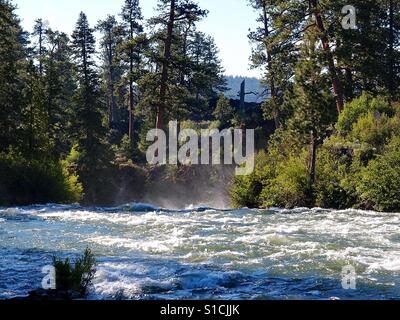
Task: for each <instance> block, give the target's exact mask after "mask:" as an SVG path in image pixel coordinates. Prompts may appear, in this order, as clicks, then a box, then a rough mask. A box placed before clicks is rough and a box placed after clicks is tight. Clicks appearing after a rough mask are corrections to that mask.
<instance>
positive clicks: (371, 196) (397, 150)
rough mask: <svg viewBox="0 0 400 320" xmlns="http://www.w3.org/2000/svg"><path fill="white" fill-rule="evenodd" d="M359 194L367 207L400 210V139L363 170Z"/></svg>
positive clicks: (392, 142) (394, 141) (396, 139)
mask: <svg viewBox="0 0 400 320" xmlns="http://www.w3.org/2000/svg"><path fill="white" fill-rule="evenodd" d="M357 192H358V193H359V197H360V198H361V200H362V201H363V203H362V204H363V205H364V206H365V207H372V208H373V209H375V210H378V211H399V210H400V137H399V136H397V137H395V138H393V139H392V140H391V142H390V143H389V144H388V145H387V146H386V148H385V149H384V153H383V154H382V155H380V156H378V158H377V159H375V160H372V161H371V162H370V163H369V164H368V166H367V167H366V168H365V169H363V170H362V174H361V180H360V181H359V184H358V185H357Z"/></svg>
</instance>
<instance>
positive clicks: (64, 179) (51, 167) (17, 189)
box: [0, 152, 83, 205]
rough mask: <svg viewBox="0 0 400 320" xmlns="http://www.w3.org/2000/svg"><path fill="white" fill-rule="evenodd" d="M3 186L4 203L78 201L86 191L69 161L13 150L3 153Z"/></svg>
mask: <svg viewBox="0 0 400 320" xmlns="http://www.w3.org/2000/svg"><path fill="white" fill-rule="evenodd" d="M0 189H1V190H0V192H1V193H0V204H2V205H28V204H32V203H48V202H54V203H76V202H79V201H80V200H81V198H82V192H83V190H82V185H81V184H80V183H79V180H78V177H77V176H76V175H75V174H74V172H73V170H71V171H70V170H69V168H68V166H67V163H66V162H64V161H61V162H59V161H56V160H53V159H30V160H27V159H25V158H23V157H22V156H21V155H20V154H17V153H14V152H8V153H0Z"/></svg>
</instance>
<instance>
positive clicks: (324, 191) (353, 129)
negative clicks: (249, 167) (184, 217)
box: [232, 0, 400, 211]
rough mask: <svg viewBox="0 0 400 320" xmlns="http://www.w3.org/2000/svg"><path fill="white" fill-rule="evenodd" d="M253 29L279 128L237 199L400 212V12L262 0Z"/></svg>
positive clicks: (385, 6) (392, 7)
mask: <svg viewBox="0 0 400 320" xmlns="http://www.w3.org/2000/svg"><path fill="white" fill-rule="evenodd" d="M251 4H252V5H253V7H254V8H255V10H257V11H258V12H260V19H259V22H260V25H261V26H260V28H259V29H257V30H256V31H254V32H252V33H251V34H250V39H251V40H252V41H253V43H254V44H255V49H254V54H253V57H252V60H253V63H254V65H255V66H257V67H261V68H264V70H265V78H264V83H266V84H268V86H269V88H270V94H271V99H270V100H268V101H266V102H265V103H264V105H263V109H264V111H265V116H266V117H269V118H271V119H274V120H275V123H276V125H277V127H278V129H277V131H276V133H275V134H274V136H273V137H272V138H271V140H270V141H269V146H268V148H267V151H262V152H260V153H259V154H258V157H257V166H256V167H257V168H256V171H255V172H254V173H253V175H251V176H247V177H237V178H236V179H235V181H234V184H233V187H232V198H233V202H234V204H235V205H236V206H249V207H270V206H279V207H288V208H291V207H295V206H321V207H329V208H348V207H358V208H367V209H375V210H382V211H396V210H400V202H399V201H400V193H399V192H400V179H399V177H400V148H399V147H400V144H399V141H400V104H399V103H398V102H396V101H399V98H400V92H399V86H400V68H399V67H400V65H399V62H400V47H399V45H400V35H399V30H400V10H399V5H398V3H397V2H396V1H388V0H381V1H353V5H354V6H355V7H356V8H357V29H346V28H343V27H342V25H341V21H342V18H343V16H341V7H342V6H343V5H344V4H343V2H342V1H334V0H330V1H295V0H293V1H279V0H277V1H262V0H253V1H251Z"/></svg>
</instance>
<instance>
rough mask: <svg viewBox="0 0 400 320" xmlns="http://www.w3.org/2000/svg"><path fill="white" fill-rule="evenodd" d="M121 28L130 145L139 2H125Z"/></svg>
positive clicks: (138, 57) (136, 0)
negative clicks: (126, 79)
mask: <svg viewBox="0 0 400 320" xmlns="http://www.w3.org/2000/svg"><path fill="white" fill-rule="evenodd" d="M121 17H122V27H123V30H124V33H125V39H124V42H123V46H122V47H121V48H120V51H122V53H123V57H124V58H125V59H124V60H125V62H126V63H127V64H128V72H127V78H128V85H129V89H128V90H129V93H128V94H129V100H128V101H129V104H128V112H129V115H128V117H129V119H128V134H129V139H130V141H131V143H132V144H133V133H134V130H133V112H134V107H135V88H134V84H135V80H137V79H138V77H137V72H136V74H135V66H136V67H138V65H140V60H141V55H140V52H139V53H138V50H137V42H135V38H137V37H139V36H140V34H141V33H142V32H143V26H142V24H141V21H142V20H143V17H142V11H141V8H140V5H139V0H125V4H124V6H123V8H122V13H121ZM136 71H138V70H136Z"/></svg>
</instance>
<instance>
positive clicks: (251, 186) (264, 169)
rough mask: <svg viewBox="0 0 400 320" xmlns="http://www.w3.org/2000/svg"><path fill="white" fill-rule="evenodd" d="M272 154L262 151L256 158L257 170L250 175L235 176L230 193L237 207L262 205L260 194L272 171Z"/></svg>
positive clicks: (233, 203)
mask: <svg viewBox="0 0 400 320" xmlns="http://www.w3.org/2000/svg"><path fill="white" fill-rule="evenodd" d="M271 158H272V157H271V156H270V155H269V154H268V155H267V154H266V153H265V152H264V151H260V152H259V153H258V154H257V157H256V159H255V170H254V172H253V173H252V174H250V175H247V176H246V175H245V176H236V177H235V178H234V181H233V184H232V187H231V189H230V195H231V199H232V205H233V206H234V207H235V208H243V207H248V208H258V207H260V206H261V205H262V203H261V201H260V194H261V191H262V189H263V184H264V183H265V181H267V180H268V175H270V174H271V173H272V172H271Z"/></svg>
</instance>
